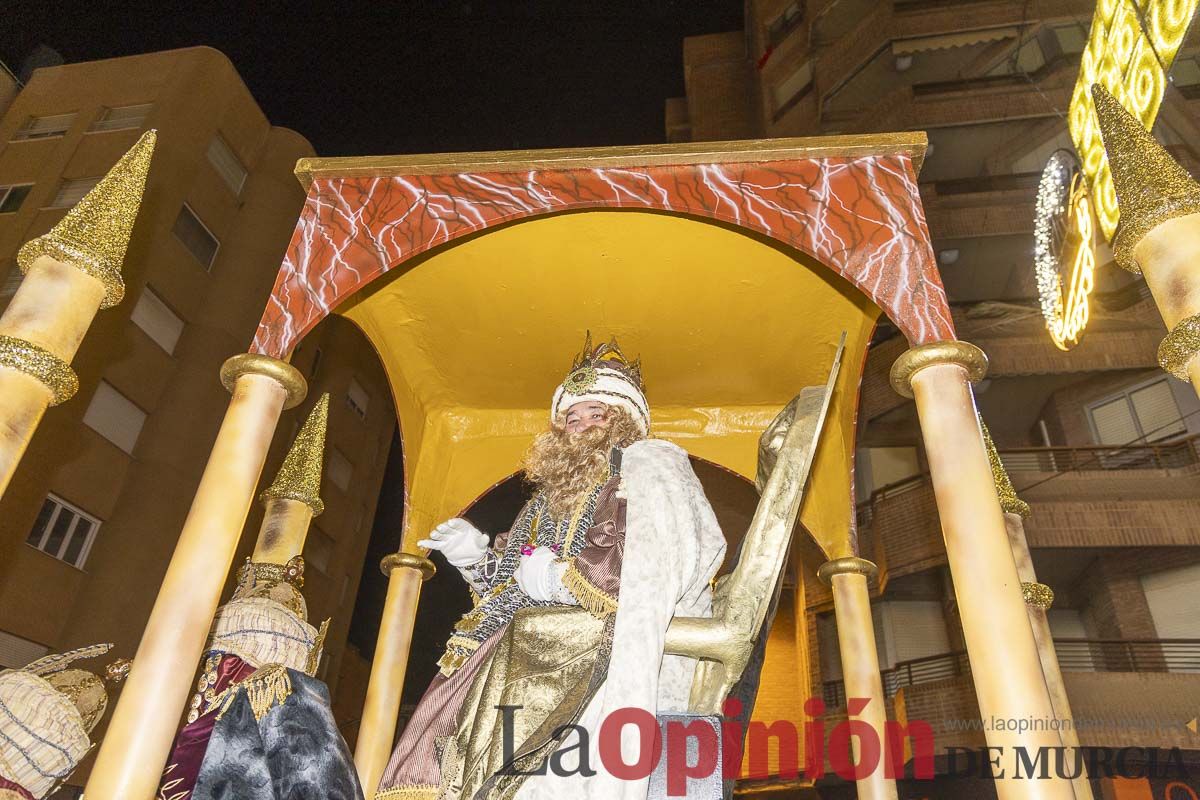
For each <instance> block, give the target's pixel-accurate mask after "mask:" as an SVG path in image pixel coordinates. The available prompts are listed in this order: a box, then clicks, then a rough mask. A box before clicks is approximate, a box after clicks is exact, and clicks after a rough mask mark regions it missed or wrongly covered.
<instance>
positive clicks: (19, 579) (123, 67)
mask: <svg viewBox="0 0 1200 800" xmlns="http://www.w3.org/2000/svg"><path fill="white" fill-rule="evenodd" d="M149 128H155V129H157V131H158V144H157V149H156V151H155V153H154V158H153V162H152V165H151V167H150V174H149V178H148V182H147V185H146V193H145V198H144V200H143V204H142V208H141V212H140V215H139V217H138V221H137V225H136V227H135V229H134V232H133V238H132V241H131V242H130V246H129V252H128V256H127V258H126V262H125V267H124V279H125V284H126V294H125V300H124V302H122V303H121V304H120V305H119V306H117V307H115V308H113V309H110V310H106V311H102V312H100V314H99V315H98V316H97V318H96V321H95V323H94V324H93V325H92V328H91V330H90V331H89V332H88V335H87V337H86V338H85V339H84V342H83V345H82V347H81V349H80V351H79V354H78V356H77V357H76V359H75V361H74V367H75V370H76V371H77V372H78V374H79V378H80V390H79V392H78V394H77V395H76V396H75V397H74V398H73V399H71V400H70V401H68V402H67V403H65V404H63V405H61V406H58V407H55V408H52V409H50V410H49V411H48V412H47V415H46V417H45V419H44V421H43V422H42V425H41V427H40V429H39V430H38V431H37V433H36V435H35V436H34V438H33V441H32V443H31V445H30V448H29V450H28V452H27V453H26V455H25V457H24V460H23V461H22V463H21V465H20V467H19V469H18V471H17V474H16V477H15V478H14V480H13V482H12V484H11V485H10V487H9V489H8V491H7V493H6V494H5V496H4V498H3V500H2V501H0V668H2V667H8V666H16V665H23V664H24V663H26V662H28V661H29V660H31V659H33V658H37V657H39V656H41V655H43V654H45V653H46V652H47V651H58V650H61V649H63V648H69V647H74V646H79V645H83V644H88V643H92V642H97V641H108V642H113V643H115V645H116V649H115V651H114V653H113V655H115V656H126V657H129V656H132V655H133V653H134V651H135V649H136V647H137V644H138V640H139V638H140V636H141V632H142V629H143V627H144V625H145V622H146V619H147V617H148V615H149V612H150V608H151V606H152V604H153V602H154V598H155V595H156V593H157V590H158V586H159V583H160V582H161V580H162V576H163V574H164V572H165V570H166V567H167V563H168V561H169V559H170V557H171V553H172V551H173V549H174V546H175V542H176V539H177V537H178V534H179V531H180V529H181V527H182V525H183V521H184V518H185V516H186V515H187V513H188V509H189V507H190V504H191V501H192V497H193V495H194V492H195V489H196V486H197V484H198V482H199V479H200V476H201V473H202V471H203V469H204V465H205V462H206V461H207V457H208V453H209V450H210V448H211V445H212V442H213V440H214V438H215V436H216V432H217V429H218V427H219V425H220V423H221V420H222V417H223V415H224V413H225V408H226V406H227V404H228V401H229V394H228V392H227V391H226V390H225V389H224V388H223V387H222V386H221V383H220V380H219V377H218V371H219V368H220V366H221V364H222V362H224V361H225V359H227V358H228V357H230V356H231V355H234V354H236V353H239V352H245V350H246V349H247V347H248V345H249V342H250V341H251V338H252V336H253V333H254V331H255V329H256V327H257V324H258V320H259V317H260V315H261V313H262V310H263V307H264V304H265V303H266V299H267V297H268V295H269V293H270V290H271V287H272V285H273V283H274V280H275V275H276V272H277V270H278V267H279V263H280V260H281V259H282V256H283V253H284V249H285V247H286V245H287V242H288V239H289V237H290V235H291V233H292V229H293V227H294V225H295V223H296V219H297V216H298V215H299V212H300V208H301V205H302V203H303V199H304V192H303V189H302V188H301V186H300V185H299V183H298V182H297V180H296V178H295V176H294V175H293V168H294V166H295V163H296V161H297V159H299V158H303V157H306V156H311V155H314V152H313V148H312V146H311V145H310V144H309V143H308V142H307V141H306V140H305V139H304V137H303V136H301V135H300V134H298V133H296V132H294V131H291V130H287V129H285V128H280V127H275V126H272V125H271V123H270V121H269V120H268V119H267V118H266V117H265V116H264V114H263V112H262V111H261V109H260V108H259V106H258V105H257V103H256V102H255V100H254V97H253V96H252V95H251V93H250V91H249V90H248V89H247V87H246V85H245V84H244V83H243V82H242V79H241V78H240V77H239V75H238V73H237V71H236V69H235V68H234V66H233V65H232V64H231V63H230V62H229V60H228V59H227V58H225V56H223V55H222V54H221V53H219V52H217V51H215V50H212V49H210V48H205V47H195V48H188V49H183V50H175V51H168V52H160V53H149V54H145V55H139V56H131V57H127V58H116V59H111V60H105V61H96V62H89V63H79V64H67V65H63V66H56V67H50V68H45V69H40V70H37V71H35V72H34V73H33V75H32V77H31V78H30V80H29V81H28V84H27V85H25V86H24V87H21V89H20V92H19V93H18V94H17V95H16V97H15V98H14V99H13V100H12V102H11V104H10V105H8V107H7V110H6V111H5V112H4V114H3V116H2V117H0V287H2V288H0V295H2V298H0V306H2V305H3V304H5V303H6V302H7V299H8V298H9V297H11V296H12V294H13V293H14V292H15V291H16V288H17V286H18V285H19V283H20V281H21V275H20V272H19V270H18V269H17V268H16V263H15V256H16V252H17V250H18V248H19V247H20V246H21V244H22V243H24V242H26V241H28V240H29V239H31V238H33V237H35V236H38V235H40V234H42V233H45V232H46V231H47V230H49V229H50V228H51V227H52V226H53V225H54V224H55V223H56V222H58V220H59V219H61V218H62V216H63V214H64V213H65V212H66V209H68V208H69V207H71V206H72V205H73V204H74V203H75V202H77V201H78V200H79V199H80V198H81V197H83V195H84V194H85V193H86V192H87V191H88V190H89V189H90V188H91V187H92V186H93V185H94V184H95V183H96V181H97V180H98V179H99V178H100V177H101V176H103V175H104V174H105V172H106V171H107V170H108V169H109V168H110V167H111V166H112V165H113V164H114V163H115V162H116V160H117V159H118V158H119V157H120V156H121V154H122V153H124V152H125V151H126V150H127V149H128V148H129V147H130V146H131V145H132V144H133V143H134V141H136V140H137V138H138V137H139V136H140V135H141V133H142V132H143V131H145V130H147V129H149ZM292 362H293V364H295V366H296V367H297V368H299V369H300V371H301V372H302V373H303V374H304V376H305V378H306V379H307V380H308V384H309V393H308V397H307V398H306V400H305V402H304V403H303V404H302V406H301V407H299V408H296V409H293V410H291V411H288V412H285V413H284V416H283V419H282V421H281V423H280V426H279V430H278V433H277V435H276V438H275V441H274V442H273V444H272V448H271V452H270V456H269V458H268V461H267V465H266V468H265V471H264V482H263V488H265V486H266V484H267V483H268V482H269V481H270V480H271V478H272V477H273V475H274V474H275V471H276V470H278V468H279V466H280V464H281V463H282V460H283V456H284V454H285V452H286V450H287V448H288V446H289V445H290V443H291V441H292V438H293V436H294V435H295V433H296V432H297V430H298V429H299V426H300V423H301V422H302V420H303V419H304V418H305V416H306V415H307V413H308V411H309V409H310V408H311V407H312V404H313V403H314V402H316V400H317V398H318V397H319V396H320V394H321V393H322V392H329V393H330V395H331V398H332V403H331V406H330V419H329V433H328V442H327V448H326V458H325V476H324V482H323V488H322V496H323V498H324V501H325V507H326V510H325V512H324V514H322V515H321V516H319V517H317V518H316V519H315V520H314V523H313V526H312V529H311V530H310V533H309V535H308V539H307V543H306V545H305V550H304V555H305V557H306V560H307V564H308V569H307V572H306V585H305V589H304V593H305V595H306V597H307V600H308V607H309V614H310V617H311V618H312V619H313V620H316V623H317V624H319V622H320V620H322V619H324V618H326V617H332V618H333V623H332V626H331V628H330V632H329V636H328V639H327V641H326V653H327V657H326V660H325V663H324V665H323V666H322V675H324V676H325V677H326V678H327V679H328V680H329V681H330V682H331V683H333V684H336V681H337V676H338V675H339V674H340V672H341V667H340V661H341V658H342V655H343V651H344V645H345V639H346V630H347V627H348V625H349V618H350V615H351V612H352V610H353V608H354V602H355V597H356V594H357V590H358V582H359V578H360V574H361V568H362V560H363V557H364V553H365V550H366V547H367V541H368V538H369V535H370V528H371V523H372V520H373V518H374V512H375V504H376V501H377V499H378V497H379V492H380V485H381V482H382V480H383V468H384V465H385V463H386V461H387V454H388V449H389V448H390V447H391V444H392V434H393V431H394V429H395V424H396V423H395V414H394V411H393V408H392V403H391V395H390V392H389V389H388V387H387V381H386V378H385V376H384V373H383V370H382V368H381V366H380V364H379V361H378V359H377V358H376V356H375V355H374V352H373V350H372V349H371V348H370V346H369V344H368V343H367V342H366V340H365V338H364V337H363V336H362V334H361V333H359V332H358V330H357V329H356V328H354V326H353V325H352V324H351V323H349V322H347V321H346V320H344V319H341V318H340V317H334V318H331V319H329V320H327V321H326V322H325V323H323V324H322V325H321V326H320V327H318V328H317V329H316V330H315V331H313V333H312V334H310V335H309V336H308V337H306V338H305V339H304V340H303V342H302V343H301V344H300V345H299V346H298V348H297V350H296V352H295V353H294V354H293V358H292ZM261 511H262V509H261V508H260V507H258V506H257V504H256V506H255V507H254V508H253V509H252V511H251V516H250V519H249V521H248V522H247V525H246V530H245V531H244V532H243V535H242V539H241V544H240V547H239V550H238V555H237V560H238V562H240V561H241V560H242V559H244V558H245V557H246V556H247V555H249V553H250V551H251V549H252V548H253V543H254V538H255V534H256V532H257V530H258V526H259V523H260V521H261ZM334 688H336V686H335V687H334ZM351 705H353V702H351ZM360 705H361V702H360ZM84 778H86V774H84V773H83V772H81V773H79V774H77V775H76V776H75V778H73V781H74V782H82V780H83V779H84Z"/></svg>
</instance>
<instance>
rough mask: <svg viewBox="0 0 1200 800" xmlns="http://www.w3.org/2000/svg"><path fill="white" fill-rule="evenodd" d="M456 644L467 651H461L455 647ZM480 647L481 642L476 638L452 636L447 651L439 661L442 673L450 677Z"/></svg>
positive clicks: (447, 644) (447, 643)
mask: <svg viewBox="0 0 1200 800" xmlns="http://www.w3.org/2000/svg"><path fill="white" fill-rule="evenodd" d="M456 645H457V647H459V648H462V649H463V650H465V651H466V652H465V653H463V652H459V650H457V649H456V648H455V646H456ZM478 649H479V642H477V641H475V640H474V639H468V638H467V637H465V636H451V637H450V641H448V642H446V652H444V653H442V657H441V658H439V659H438V662H437V663H438V667H440V668H441V669H440V671H441V673H442V674H443V675H445V676H446V677H447V678H449V677H450V676H451V675H453V674H454V671H455V670H456V669H458V668H459V667H461V666H462V665H463V664H464V663H466V660H467V659H468V658H470V657H471V655H472V654H473V653H474V652H475V651H476V650H478Z"/></svg>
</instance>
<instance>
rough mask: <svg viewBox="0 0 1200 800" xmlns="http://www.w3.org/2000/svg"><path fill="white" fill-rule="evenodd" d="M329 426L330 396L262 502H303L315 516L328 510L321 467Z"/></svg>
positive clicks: (312, 414) (302, 430)
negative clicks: (323, 495) (323, 493)
mask: <svg viewBox="0 0 1200 800" xmlns="http://www.w3.org/2000/svg"><path fill="white" fill-rule="evenodd" d="M328 425H329V393H328V392H326V393H325V394H323V395H321V398H320V399H319V400H317V404H316V405H315V406H313V410H312V411H311V412H309V414H308V419H306V420H305V421H304V425H303V426H302V427H301V428H300V433H298V434H296V441H295V442H293V443H292V449H291V450H288V454H287V458H285V459H284V460H283V466H282V467H280V468H279V474H278V475H276V476H275V481H274V483H272V484H271V487H270V488H269V489H267V490H266V491H265V492H263V493H262V495H261V496H260V497H259V499H260V500H261V501H262V502H264V503H265V502H266V501H268V500H271V499H272V498H274V499H279V500H299V501H300V502H301V503H304V504H306V505H307V506H308V507H309V508H311V509H312V512H313V516H314V517H315V516H317V515H318V514H320V513H321V512H322V511H324V510H325V504H324V503H322V502H321V465H322V464H323V463H324V461H325V431H326V429H327V427H328Z"/></svg>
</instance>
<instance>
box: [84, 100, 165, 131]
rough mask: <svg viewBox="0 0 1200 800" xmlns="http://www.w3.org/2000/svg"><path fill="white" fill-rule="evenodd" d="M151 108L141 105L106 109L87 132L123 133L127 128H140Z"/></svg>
mask: <svg viewBox="0 0 1200 800" xmlns="http://www.w3.org/2000/svg"><path fill="white" fill-rule="evenodd" d="M153 107H154V106H153V105H152V104H151V103H142V104H141V105H136V106H116V107H114V108H106V109H104V110H103V111H101V112H100V116H98V117H96V121H95V122H93V123H92V127H91V128H89V129H88V130H91V131H123V130H126V129H128V128H140V127H142V123H143V122H145V121H146V116H147V115H149V113H150V109H151V108H153Z"/></svg>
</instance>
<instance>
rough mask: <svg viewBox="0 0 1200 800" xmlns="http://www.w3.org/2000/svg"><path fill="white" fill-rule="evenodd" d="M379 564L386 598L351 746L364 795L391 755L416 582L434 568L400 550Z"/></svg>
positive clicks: (414, 612) (418, 592)
mask: <svg viewBox="0 0 1200 800" xmlns="http://www.w3.org/2000/svg"><path fill="white" fill-rule="evenodd" d="M379 567H380V569H382V570H383V574H384V575H387V576H388V591H387V599H386V600H384V603H383V618H382V620H381V621H380V623H379V638H378V639H377V640H376V642H375V658H374V660H372V661H371V677H370V679H369V680H368V682H367V698H366V700H365V701H364V702H363V712H362V721H361V722H360V723H359V727H358V742H357V743H356V745H355V748H354V766H355V767H356V768H357V769H358V780H359V783H361V784H362V790H363V797H367V798H372V797H374V796H375V790H376V789H378V788H379V779H380V778H381V777H383V770H384V767H386V766H387V762H388V759H389V758H390V757H391V755H392V743H393V741H394V740H395V738H396V720H397V719H398V718H399V716H400V694H401V691H402V690H403V689H404V673H405V671H406V670H407V669H408V654H409V648H410V647H411V646H412V632H413V625H414V624H415V623H416V621H417V599H418V598H419V597H420V595H421V582H422V581H426V580H428V579H429V578H431V577H432V576H433V574H434V572H436V571H437V570H436V568H435V567H434V565H433V562H432V561H430V560H429V559H428V558H424V557H422V556H418V555H415V554H413V553H403V552H402V553H393V554H392V555H390V556H387V557H386V558H384V559H383V562H382V563H381V564H380V565H379Z"/></svg>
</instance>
